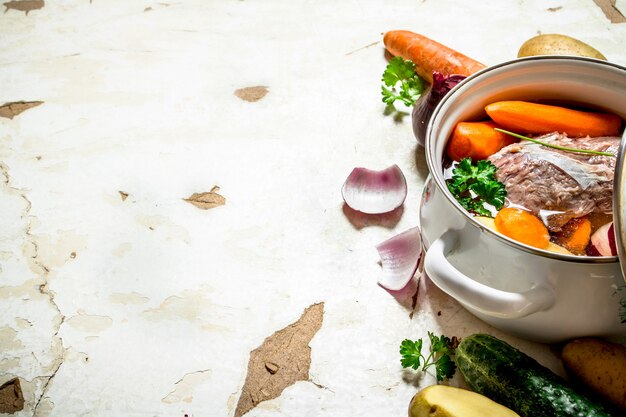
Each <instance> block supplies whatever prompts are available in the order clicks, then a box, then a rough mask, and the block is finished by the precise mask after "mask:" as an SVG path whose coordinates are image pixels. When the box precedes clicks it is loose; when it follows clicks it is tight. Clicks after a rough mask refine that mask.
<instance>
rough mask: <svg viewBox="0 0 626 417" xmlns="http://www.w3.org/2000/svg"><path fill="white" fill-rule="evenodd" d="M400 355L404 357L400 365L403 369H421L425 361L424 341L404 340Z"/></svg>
mask: <svg viewBox="0 0 626 417" xmlns="http://www.w3.org/2000/svg"><path fill="white" fill-rule="evenodd" d="M400 354H401V355H402V360H401V361H400V363H401V364H402V367H403V368H413V369H419V367H420V365H421V364H422V363H421V361H422V359H424V357H423V356H422V339H418V340H415V341H414V340H409V339H405V340H403V341H402V343H401V344H400Z"/></svg>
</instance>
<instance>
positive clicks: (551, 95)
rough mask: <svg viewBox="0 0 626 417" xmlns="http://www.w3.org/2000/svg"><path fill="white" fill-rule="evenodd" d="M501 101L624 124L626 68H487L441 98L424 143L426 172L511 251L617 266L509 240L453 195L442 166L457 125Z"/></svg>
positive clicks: (553, 62) (532, 60) (593, 63)
mask: <svg viewBox="0 0 626 417" xmlns="http://www.w3.org/2000/svg"><path fill="white" fill-rule="evenodd" d="M501 100H525V101H535V102H542V103H546V104H550V103H560V104H564V105H573V106H582V107H585V108H587V109H595V110H598V111H608V112H613V113H616V114H618V115H619V116H621V117H622V119H625V120H626V68H624V67H622V66H619V65H616V64H612V63H608V62H606V61H600V60H596V59H591V58H581V57H564V56H539V57H529V58H521V59H516V60H513V61H509V62H505V63H503V64H500V65H496V66H493V67H489V68H486V69H484V70H482V71H480V72H478V73H476V74H473V75H472V76H470V77H468V78H467V79H465V80H464V81H463V82H461V83H460V84H459V85H457V86H456V87H455V88H454V89H453V90H451V92H450V93H448V94H447V95H446V96H445V97H444V98H443V100H442V101H441V102H440V103H439V105H438V106H437V108H436V109H435V111H434V112H433V115H432V118H431V120H430V123H429V125H428V128H427V134H426V144H425V147H426V159H427V163H428V167H429V170H430V173H431V175H432V176H433V179H434V181H435V183H436V184H437V186H438V188H440V190H441V191H442V192H443V194H444V195H445V196H446V198H447V199H448V200H449V201H450V203H451V204H452V205H454V206H455V207H456V208H457V210H459V211H460V212H461V213H463V215H465V216H466V217H467V218H469V219H470V221H471V222H472V223H473V224H474V225H475V226H476V227H479V228H481V229H484V230H486V231H487V232H488V233H491V234H493V235H494V236H496V237H497V238H498V239H501V240H503V241H505V242H506V243H507V244H509V245H511V246H513V247H516V248H518V249H521V250H524V251H527V252H532V253H536V254H538V255H541V256H547V257H551V258H557V259H563V260H569V261H574V262H616V261H617V260H618V259H617V257H614V256H607V257H586V256H576V255H564V254H558V253H554V252H549V251H546V250H541V249H537V248H534V247H531V246H528V245H525V244H522V243H520V242H517V241H514V240H512V239H509V238H507V237H506V236H503V235H500V234H499V233H496V232H495V231H492V230H491V229H489V228H485V227H483V226H482V225H480V224H479V223H478V221H476V220H475V219H474V218H473V216H471V215H470V214H468V213H467V212H466V211H465V210H464V209H463V208H462V207H461V206H460V205H459V203H458V202H457V201H456V199H455V198H454V197H453V196H452V194H450V192H449V191H448V188H447V186H446V184H445V179H444V176H443V167H442V162H443V160H444V155H445V148H446V143H447V141H448V138H449V137H450V135H451V133H452V131H453V129H454V127H455V125H456V124H457V123H458V122H460V121H472V120H480V119H483V118H485V117H486V113H485V111H484V108H485V106H486V105H487V104H490V103H493V102H495V101H501ZM623 223H624V222H623V221H622V224H623Z"/></svg>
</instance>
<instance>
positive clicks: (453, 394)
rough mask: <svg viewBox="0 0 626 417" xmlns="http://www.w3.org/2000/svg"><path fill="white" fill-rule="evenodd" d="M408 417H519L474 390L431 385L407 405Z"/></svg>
mask: <svg viewBox="0 0 626 417" xmlns="http://www.w3.org/2000/svg"><path fill="white" fill-rule="evenodd" d="M409 417H519V415H518V414H517V413H516V412H514V411H513V410H511V409H509V408H506V407H505V406H503V405H500V404H498V403H497V402H495V401H493V400H491V399H489V398H487V397H485V396H484V395H482V394H479V393H477V392H474V391H469V390H466V389H462V388H455V387H450V386H448V385H431V386H429V387H426V388H424V389H423V390H421V391H419V392H418V393H417V394H415V396H414V397H413V399H412V400H411V404H410V405H409Z"/></svg>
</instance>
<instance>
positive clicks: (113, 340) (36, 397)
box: [0, 0, 626, 417]
mask: <svg viewBox="0 0 626 417" xmlns="http://www.w3.org/2000/svg"><path fill="white" fill-rule="evenodd" d="M166 6H167V7H166ZM499 6H501V5H500V2H496V0H489V1H483V2H464V1H460V0H445V1H444V0H442V1H438V2H435V1H422V2H416V1H414V0H401V1H397V2H394V5H393V6H390V5H389V4H388V3H383V2H336V1H330V0H320V1H317V2H308V1H303V0H294V1H292V2H284V1H277V0H266V1H264V2H253V1H238V2H235V1H231V2H206V1H202V0H189V1H185V2H178V3H171V4H167V5H166V4H157V3H154V4H148V3H146V4H137V2H128V1H123V0H108V1H106V2H102V1H100V2H97V1H93V2H86V1H84V0H80V1H79V0H67V1H64V2H45V6H44V7H43V8H41V9H38V10H35V11H32V12H30V13H28V15H26V14H25V13H17V12H15V11H12V12H11V13H0V50H2V56H1V58H0V91H2V100H3V102H4V101H6V102H8V101H19V100H41V101H43V104H41V105H39V106H37V107H36V108H32V109H30V110H27V111H25V112H23V113H21V114H20V115H18V116H16V117H14V118H13V119H4V118H2V119H0V213H2V216H0V306H1V308H2V313H3V314H2V315H0V352H4V354H2V355H0V379H1V378H5V377H6V378H12V377H14V376H17V377H19V378H20V383H21V384H22V389H23V391H24V397H25V400H26V406H25V409H24V411H23V412H21V413H19V414H17V415H16V417H26V416H28V417H30V416H33V415H37V416H39V417H41V416H44V415H50V416H56V415H60V416H75V415H76V416H89V415H91V416H94V417H96V416H97V417H100V416H103V417H104V416H109V415H116V416H118V415H119V416H128V417H135V416H145V415H150V416H159V417H160V416H181V417H182V416H183V415H184V414H188V415H189V416H192V415H193V416H196V417H199V416H205V415H216V416H217V415H219V416H228V415H232V413H233V412H234V407H235V405H236V403H237V395H238V392H239V391H240V389H241V386H242V384H243V382H244V380H245V371H246V365H247V362H246V361H247V358H248V355H249V352H250V351H251V350H252V349H254V348H255V347H257V346H259V345H260V343H261V342H262V341H263V340H264V339H265V338H266V337H268V336H269V335H271V334H272V333H273V332H274V331H276V330H277V329H281V328H283V327H285V326H286V325H288V324H289V323H291V322H292V321H293V319H294V317H298V316H299V314H300V313H301V311H302V309H303V308H305V307H306V306H309V305H311V304H313V303H315V302H321V301H323V302H324V303H325V317H324V325H323V327H322V329H320V331H319V332H318V333H317V334H316V336H315V338H314V339H313V340H312V342H311V347H312V363H311V381H314V382H303V383H297V384H295V385H294V386H292V387H290V388H288V389H287V390H285V391H284V392H283V394H282V395H281V396H280V397H279V398H277V399H275V400H273V401H271V402H267V403H264V404H261V405H260V406H259V407H258V409H255V410H252V411H250V413H249V415H250V417H258V416H263V417H278V416H284V415H300V414H302V412H303V411H302V410H316V417H331V416H333V417H334V416H336V415H354V416H359V415H365V414H368V415H403V414H406V407H407V405H408V401H409V400H410V398H411V396H412V395H413V394H414V392H415V390H416V389H417V388H418V385H419V386H424V385H426V384H430V383H433V382H434V377H433V376H432V375H426V376H425V377H424V378H423V379H422V380H420V381H418V382H417V383H414V382H411V381H406V380H405V379H403V373H402V370H401V369H400V366H399V360H398V344H399V342H400V341H401V340H402V339H404V338H406V337H412V338H417V337H426V332H427V331H428V330H431V331H445V332H452V333H457V332H458V333H460V334H458V335H459V336H462V335H463V334H467V333H469V332H474V331H490V332H493V333H494V334H496V335H498V336H501V337H504V338H506V339H507V340H509V341H512V342H514V343H515V344H516V345H517V346H519V347H520V348H523V349H524V350H525V351H528V352H535V354H536V357H538V358H541V360H542V361H543V363H546V364H548V365H549V366H550V367H553V368H554V369H555V370H556V371H559V372H562V369H560V365H559V362H558V360H557V359H556V358H555V357H554V355H553V354H552V353H551V352H550V350H549V349H547V348H546V347H545V346H537V345H535V344H532V343H529V342H525V341H521V340H518V339H515V338H512V337H508V336H507V335H503V334H501V333H499V332H495V331H493V329H490V328H489V327H487V326H485V325H484V324H482V323H481V322H479V321H478V320H476V319H474V318H473V317H472V316H470V315H469V314H467V312H466V311H465V310H463V309H462V308H460V307H459V305H458V304H457V303H455V302H454V301H452V300H450V299H449V298H448V297H447V296H445V294H443V293H441V292H439V291H438V290H437V289H436V288H432V287H429V286H428V284H427V283H423V285H424V286H423V287H421V290H420V296H419V299H418V306H417V308H416V309H415V311H413V310H412V308H411V307H410V303H406V302H404V301H403V300H400V301H399V300H397V299H395V298H394V297H393V296H391V295H390V294H389V293H387V292H385V291H384V290H382V289H381V288H380V287H378V286H377V285H376V281H377V278H378V275H379V272H380V266H379V265H378V258H377V254H376V251H375V250H374V246H375V245H376V244H377V243H379V242H381V241H383V240H385V239H387V238H388V237H390V236H392V235H394V234H396V233H397V232H399V231H402V230H406V229H407V228H409V227H412V226H415V225H416V222H417V218H418V216H417V210H418V207H419V196H420V195H421V187H422V184H423V181H424V180H425V177H426V175H427V172H426V169H425V162H424V155H423V150H422V149H421V148H418V147H417V145H416V143H415V140H414V138H413V135H412V132H411V128H410V120H409V117H408V116H407V117H405V118H404V119H403V120H402V121H400V122H396V121H394V120H393V118H392V117H387V116H385V115H384V114H383V112H384V105H383V103H382V102H381V101H380V76H381V74H382V71H383V69H384V67H385V65H386V61H385V59H384V55H383V49H382V44H381V34H382V33H383V32H385V31H387V30H390V29H397V28H403V29H410V30H416V31H419V32H422V33H424V34H426V35H428V36H431V37H433V38H435V39H436V40H438V41H440V42H442V43H444V44H447V45H450V46H451V47H453V48H455V49H457V50H459V51H462V52H463V53H465V54H466V55H469V56H472V57H474V58H476V59H478V60H480V61H482V62H484V63H486V64H489V65H490V64H496V63H499V62H502V61H505V60H509V59H511V58H513V57H515V55H516V53H517V48H518V46H519V45H521V44H522V43H523V42H524V41H525V40H526V39H528V38H530V37H532V36H534V35H535V34H537V33H538V32H544V33H547V32H556V33H567V34H568V35H571V36H575V37H577V38H579V39H581V40H583V41H585V42H586V43H588V44H590V45H592V46H594V47H595V48H596V49H598V50H600V51H601V52H603V53H604V55H605V56H607V57H608V58H609V60H611V61H613V62H615V63H618V64H621V65H626V55H625V53H624V48H623V44H624V42H623V40H624V39H625V38H626V26H625V25H616V24H610V22H608V21H607V19H606V18H605V16H604V15H603V14H602V12H601V11H599V9H598V8H597V7H596V6H595V4H594V3H593V2H590V1H582V0H563V1H560V2H558V4H557V3H556V2H555V1H549V2H539V1H525V2H510V4H509V5H508V7H506V8H502V7H499ZM551 7H559V9H558V10H556V11H553V12H550V11H548V9H549V8H551ZM501 9H502V11H501V12H500V11H499V10H501ZM146 10H148V11H149V12H146ZM441 10H445V11H446V13H445V22H446V27H442V24H441V22H442V20H441ZM476 27H480V28H481V30H478V31H477V30H475V28H476ZM494 39H497V40H498V41H497V42H498V45H497V47H494ZM501 44H502V45H505V46H504V47H501ZM258 85H263V86H267V87H268V89H269V93H268V94H267V95H266V96H265V97H263V99H262V100H259V101H258V102H254V103H251V102H245V101H242V100H240V99H238V98H237V97H236V96H234V94H233V92H234V91H235V90H237V89H240V88H245V87H250V86H258ZM392 163H396V164H398V165H399V166H400V167H401V169H402V170H403V172H404V173H405V175H406V177H407V183H408V185H409V195H408V198H407V200H406V202H405V205H404V211H403V214H402V216H401V218H400V219H399V220H398V222H397V223H396V224H393V225H370V226H366V227H363V228H360V229H357V228H356V227H355V226H353V225H352V224H351V223H350V222H349V221H348V219H346V217H345V214H344V212H343V211H342V204H343V202H342V200H341V195H340V188H341V184H342V183H343V181H344V180H345V178H346V176H347V174H348V173H349V172H350V170H351V169H352V168H354V167H355V166H368V167H372V168H375V167H384V166H388V165H390V164H392ZM214 184H219V186H220V193H222V192H223V193H224V195H226V196H228V202H227V204H226V205H224V206H222V207H220V208H219V210H217V209H215V210H207V211H204V210H198V209H197V208H195V207H193V206H191V205H189V204H188V203H186V202H184V201H183V200H182V198H184V197H185V196H189V195H192V194H193V193H195V192H203V191H206V190H209V189H210V188H211V187H212V186H213V185H214ZM120 191H123V192H125V193H128V197H127V198H126V199H125V200H124V199H122V196H121V194H120ZM439 312H441V315H438V313H439ZM411 313H412V314H413V315H412V318H411ZM346 346H350V347H351V349H346V348H345V347H346ZM194 370H210V371H206V372H200V371H197V372H196V371H194ZM176 381H178V383H176ZM453 384H457V385H459V384H462V381H459V380H454V381H453ZM322 386H323V387H325V388H320V387H322Z"/></svg>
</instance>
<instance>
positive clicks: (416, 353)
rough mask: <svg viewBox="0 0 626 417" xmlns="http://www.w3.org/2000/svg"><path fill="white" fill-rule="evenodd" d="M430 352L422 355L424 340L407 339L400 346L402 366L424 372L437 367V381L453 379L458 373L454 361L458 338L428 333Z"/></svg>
mask: <svg viewBox="0 0 626 417" xmlns="http://www.w3.org/2000/svg"><path fill="white" fill-rule="evenodd" d="M428 338H429V339H430V350H429V352H428V354H427V356H426V355H424V354H422V347H423V342H422V339H417V340H409V339H405V340H403V341H402V343H401V344H400V355H402V359H401V360H400V364H401V365H402V367H403V368H413V369H415V370H421V371H422V372H424V371H426V369H427V368H428V367H430V366H434V367H435V372H436V376H437V381H443V380H444V379H447V378H452V376H454V373H455V371H456V364H455V363H454V361H453V360H452V356H453V355H454V350H455V349H456V347H457V345H458V340H457V339H456V337H454V338H452V339H450V338H449V337H447V336H444V335H441V336H436V335H435V334H434V333H432V332H428Z"/></svg>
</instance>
